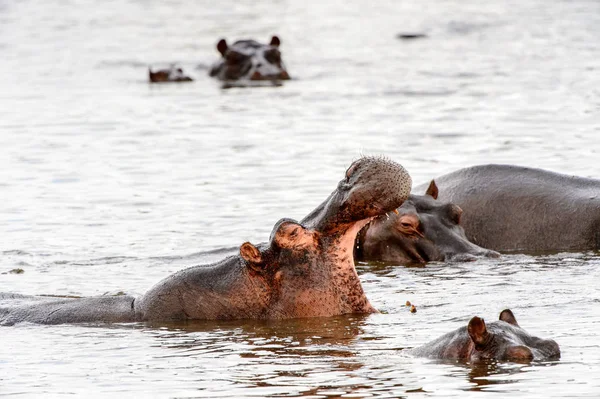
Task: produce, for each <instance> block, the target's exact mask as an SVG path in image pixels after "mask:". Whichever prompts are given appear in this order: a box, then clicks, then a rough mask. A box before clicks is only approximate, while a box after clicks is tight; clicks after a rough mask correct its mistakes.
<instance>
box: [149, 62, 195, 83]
mask: <svg viewBox="0 0 600 399" xmlns="http://www.w3.org/2000/svg"><path fill="white" fill-rule="evenodd" d="M148 80H149V81H150V83H166V82H192V81H194V79H192V78H190V77H189V76H187V75H185V74H184V73H183V69H181V68H179V67H176V66H175V65H171V67H170V68H169V69H159V70H158V71H155V72H153V71H152V69H151V68H148Z"/></svg>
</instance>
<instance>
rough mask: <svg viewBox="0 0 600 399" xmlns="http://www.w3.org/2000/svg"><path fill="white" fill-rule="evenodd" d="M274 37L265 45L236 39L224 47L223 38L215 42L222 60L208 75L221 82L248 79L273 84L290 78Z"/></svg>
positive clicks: (276, 39)
mask: <svg viewBox="0 0 600 399" xmlns="http://www.w3.org/2000/svg"><path fill="white" fill-rule="evenodd" d="M280 44H281V41H280V40H279V38H278V37H277V36H273V37H272V38H271V42H270V43H269V44H267V45H265V44H260V43H258V42H256V41H254V40H238V41H236V42H235V43H233V44H232V45H230V46H229V45H227V42H226V41H225V39H221V40H220V41H219V43H217V50H218V51H219V53H221V56H222V58H221V59H220V60H219V61H218V62H217V63H215V64H214V65H213V67H212V68H211V70H210V76H213V77H217V78H218V79H220V80H224V81H236V80H252V81H261V80H268V81H277V80H287V79H289V78H290V76H289V74H288V72H287V70H286V69H285V65H284V64H283V61H282V59H281V52H280V51H279V46H280Z"/></svg>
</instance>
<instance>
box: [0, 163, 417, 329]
mask: <svg viewBox="0 0 600 399" xmlns="http://www.w3.org/2000/svg"><path fill="white" fill-rule="evenodd" d="M410 188H411V179H410V176H409V175H408V173H407V172H406V170H405V169H404V168H403V167H402V166H401V165H399V164H397V163H395V162H392V161H388V160H384V159H380V158H373V157H364V158H361V159H359V160H357V161H355V162H354V163H352V165H350V167H349V168H348V170H347V171H346V174H345V176H344V178H343V179H342V180H341V181H340V182H339V184H338V186H337V188H336V189H335V190H334V191H333V192H332V193H331V195H330V196H329V197H328V198H327V199H326V200H325V201H324V202H323V203H322V204H321V205H319V206H318V207H317V208H316V209H315V210H314V211H312V212H311V213H310V214H309V215H308V216H306V217H305V218H304V219H303V220H302V221H301V222H300V223H298V222H296V221H294V220H291V219H282V220H280V221H279V222H277V223H276V224H275V227H274V228H273V231H272V233H271V237H270V240H269V242H268V243H263V244H259V245H256V246H255V245H252V244H250V243H248V242H246V243H244V244H242V245H241V247H240V253H239V255H235V256H231V257H228V258H226V259H224V260H222V261H220V262H217V263H214V264H211V265H206V266H195V267H191V268H188V269H184V270H181V271H179V272H177V273H175V274H173V275H171V276H169V277H167V278H165V279H164V280H162V281H161V282H159V283H158V284H156V285H155V286H154V287H153V288H151V289H150V290H149V291H148V292H147V293H145V294H144V295H142V296H141V297H139V298H134V297H132V296H111V297H90V298H76V299H67V298H60V299H52V300H47V299H41V298H40V297H24V296H18V297H16V298H15V299H14V302H15V304H14V306H13V305H11V304H10V302H11V300H10V298H11V297H10V295H9V296H7V295H0V300H1V299H4V300H5V301H3V302H4V304H3V305H0V324H4V325H10V324H14V323H18V322H23V321H29V322H34V323H45V324H59V323H76V322H98V321H100V322H133V321H147V320H156V321H161V320H190V319H242V318H250V319H285V318H296V317H312V316H334V315H340V314H346V313H370V312H376V310H375V308H373V306H371V304H370V303H369V301H368V299H367V298H366V296H365V294H364V291H363V289H362V286H361V284H360V281H359V279H358V275H357V273H356V270H355V268H354V256H353V246H354V240H355V239H356V234H357V233H358V231H359V230H360V229H361V228H362V227H363V226H364V225H365V224H366V223H368V222H369V221H370V220H371V219H372V218H373V217H376V216H379V215H382V214H385V213H386V212H390V211H392V210H393V209H395V208H397V207H398V206H400V205H401V204H402V202H403V201H404V200H406V198H407V197H408V195H409V193H410ZM7 299H8V301H6V300H7ZM7 302H8V304H7Z"/></svg>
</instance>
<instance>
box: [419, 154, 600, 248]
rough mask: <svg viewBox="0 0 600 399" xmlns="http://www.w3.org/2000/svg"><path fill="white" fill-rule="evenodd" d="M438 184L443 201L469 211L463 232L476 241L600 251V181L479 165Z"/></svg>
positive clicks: (488, 245)
mask: <svg viewBox="0 0 600 399" xmlns="http://www.w3.org/2000/svg"><path fill="white" fill-rule="evenodd" d="M435 183H436V184H437V186H438V188H439V199H440V200H442V201H450V202H453V203H455V204H458V205H459V206H460V207H461V208H462V209H463V210H464V211H465V212H464V215H463V218H462V225H463V227H464V229H465V234H466V236H467V238H468V239H469V240H470V241H472V242H473V243H475V244H477V245H480V246H482V247H485V248H489V249H493V250H496V251H501V252H503V251H506V252H517V251H518V252H548V251H584V250H597V249H600V180H596V179H587V178H582V177H576V176H567V175H562V174H558V173H553V172H549V171H545V170H541V169H533V168H526V167H521V166H511V165H480V166H473V167H470V168H465V169H460V170H458V171H455V172H452V173H450V174H447V175H444V176H441V177H438V178H436V179H435ZM427 187H428V186H427V185H421V186H419V187H417V188H416V189H415V190H414V191H415V192H424V191H425V190H426V189H427Z"/></svg>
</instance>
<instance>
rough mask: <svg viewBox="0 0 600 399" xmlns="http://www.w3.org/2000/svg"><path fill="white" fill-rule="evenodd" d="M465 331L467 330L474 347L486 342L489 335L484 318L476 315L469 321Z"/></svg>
mask: <svg viewBox="0 0 600 399" xmlns="http://www.w3.org/2000/svg"><path fill="white" fill-rule="evenodd" d="M467 331H468V332H469V336H470V337H471V339H472V340H473V342H474V343H475V348H477V347H481V346H483V345H485V344H486V342H487V340H488V337H489V333H488V332H487V328H486V327H485V320H483V319H482V318H480V317H477V316H475V317H473V318H472V319H471V321H469V325H468V326H467Z"/></svg>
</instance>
